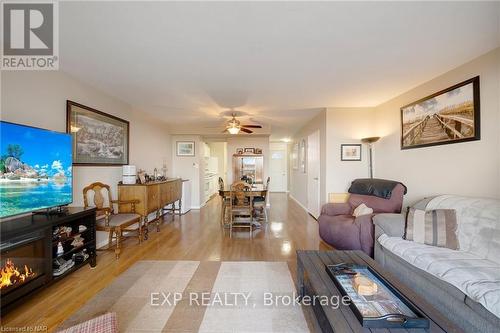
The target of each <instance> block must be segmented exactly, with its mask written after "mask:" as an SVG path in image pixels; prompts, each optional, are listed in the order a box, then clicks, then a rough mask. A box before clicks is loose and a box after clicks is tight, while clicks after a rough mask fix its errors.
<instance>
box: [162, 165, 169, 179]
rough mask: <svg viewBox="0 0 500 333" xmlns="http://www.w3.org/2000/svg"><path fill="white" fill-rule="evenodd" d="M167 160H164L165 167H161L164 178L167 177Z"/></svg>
mask: <svg viewBox="0 0 500 333" xmlns="http://www.w3.org/2000/svg"><path fill="white" fill-rule="evenodd" d="M167 171H168V169H167V162H163V167H162V168H161V172H162V177H163V179H164V180H166V179H167Z"/></svg>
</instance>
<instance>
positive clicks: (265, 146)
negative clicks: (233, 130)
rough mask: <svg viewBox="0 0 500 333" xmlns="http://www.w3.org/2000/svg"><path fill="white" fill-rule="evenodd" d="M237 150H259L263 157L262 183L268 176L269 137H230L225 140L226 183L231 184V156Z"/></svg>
mask: <svg viewBox="0 0 500 333" xmlns="http://www.w3.org/2000/svg"><path fill="white" fill-rule="evenodd" d="M237 148H243V149H244V148H260V149H262V155H263V156H264V170H263V175H264V177H263V179H264V181H265V180H266V179H267V177H268V176H269V159H270V158H271V156H269V136H237V135H235V136H230V137H228V138H227V182H228V184H232V183H233V181H234V179H233V154H236V149H237Z"/></svg>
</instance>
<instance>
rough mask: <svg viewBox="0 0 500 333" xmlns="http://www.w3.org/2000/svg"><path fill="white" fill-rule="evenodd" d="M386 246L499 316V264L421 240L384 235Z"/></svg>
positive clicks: (380, 241) (383, 239)
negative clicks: (413, 240)
mask: <svg viewBox="0 0 500 333" xmlns="http://www.w3.org/2000/svg"><path fill="white" fill-rule="evenodd" d="M378 242H379V243H380V245H382V246H383V247H384V248H385V249H387V250H389V251H391V252H392V253H394V254H396V255H397V256H399V257H401V258H402V259H404V260H405V261H407V262H408V263H410V264H412V265H414V266H415V267H418V268H420V269H422V270H424V271H426V272H428V273H430V274H432V275H434V276H436V277H437V278H439V279H441V280H443V281H445V282H447V283H449V284H451V285H453V286H455V287H457V288H458V289H459V290H460V291H462V292H463V293H464V294H465V295H467V296H468V297H470V298H471V299H472V300H474V301H476V302H478V303H480V304H482V305H483V306H484V307H485V308H486V309H487V310H488V311H490V312H491V313H493V314H494V315H495V316H497V317H498V318H500V265H498V264H497V263H495V262H493V261H491V260H487V259H483V258H481V257H479V256H477V255H475V254H473V253H470V252H464V251H455V250H450V249H447V248H440V247H435V246H429V245H425V244H419V243H416V242H412V241H407V240H404V239H402V238H400V237H389V236H387V235H385V234H384V235H382V236H380V237H379V239H378Z"/></svg>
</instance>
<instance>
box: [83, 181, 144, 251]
mask: <svg viewBox="0 0 500 333" xmlns="http://www.w3.org/2000/svg"><path fill="white" fill-rule="evenodd" d="M103 191H104V193H105V194H104V195H103V193H102V192H103ZM91 194H93V197H91ZM106 197H107V198H106ZM91 199H92V202H93V204H94V206H93V207H96V208H97V215H96V230H98V231H105V232H107V233H108V247H107V248H106V250H112V249H113V248H112V243H113V239H114V240H116V245H115V249H114V251H115V256H116V258H117V259H118V258H119V257H120V252H121V242H122V239H123V238H126V237H137V238H138V240H139V244H140V243H141V242H142V226H141V215H139V214H136V213H135V205H136V204H138V203H140V201H139V200H112V198H111V189H110V187H109V185H107V184H103V183H101V182H95V183H92V184H90V185H89V186H87V187H85V188H84V189H83V204H84V206H85V208H87V207H91V205H90V204H89V202H90V200H91ZM114 204H116V205H118V206H120V205H131V211H132V213H120V212H119V211H118V212H116V213H115V210H114V208H113V205H114ZM124 232H126V233H130V232H136V235H135V236H129V235H124Z"/></svg>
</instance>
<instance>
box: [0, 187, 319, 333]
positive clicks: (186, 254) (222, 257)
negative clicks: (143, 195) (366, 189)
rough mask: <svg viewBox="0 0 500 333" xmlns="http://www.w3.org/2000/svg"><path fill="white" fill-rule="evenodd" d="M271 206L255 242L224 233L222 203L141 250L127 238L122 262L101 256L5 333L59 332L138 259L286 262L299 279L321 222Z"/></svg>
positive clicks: (37, 298)
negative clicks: (19, 331) (301, 259)
mask: <svg viewBox="0 0 500 333" xmlns="http://www.w3.org/2000/svg"><path fill="white" fill-rule="evenodd" d="M270 202H271V209H270V210H269V223H268V224H264V226H263V228H262V229H260V230H257V231H254V235H253V238H250V235H249V231H248V230H247V229H242V230H241V231H233V237H232V238H229V232H224V231H223V230H222V228H221V226H220V200H219V198H214V199H212V200H211V201H210V202H209V203H208V204H207V205H206V206H205V207H204V208H203V209H201V210H199V211H191V212H189V213H188V214H186V215H184V216H182V217H180V218H179V217H176V218H175V221H174V222H171V217H167V218H166V219H165V223H163V224H162V226H161V231H160V232H156V231H154V230H153V228H150V229H151V230H150V232H149V239H148V240H147V241H145V242H143V243H142V244H141V245H139V244H136V243H135V240H134V239H128V240H127V241H126V242H125V243H124V247H123V250H122V253H121V256H120V258H119V259H118V260H116V259H115V256H114V253H113V252H98V257H97V267H96V268H95V269H90V267H89V266H86V267H83V268H81V269H80V270H78V271H76V272H74V273H73V274H70V275H69V276H68V277H66V278H64V279H63V280H61V281H59V282H57V283H55V284H54V285H52V286H50V287H49V288H47V289H45V290H43V291H41V292H40V293H38V294H36V295H34V296H33V297H32V298H31V299H29V300H28V301H27V302H26V303H25V304H22V305H21V306H19V307H17V308H15V309H14V310H12V311H11V312H9V313H7V314H6V315H5V316H2V318H1V325H2V331H5V329H7V328H10V327H36V326H41V327H44V326H46V327H47V329H48V331H50V332H51V331H54V330H55V329H56V327H57V326H58V325H59V324H60V323H61V322H63V321H64V320H65V319H66V318H67V317H69V316H70V315H71V314H72V313H73V312H75V311H76V310H78V308H79V307H81V306H82V305H83V304H85V303H86V302H87V301H88V300H89V299H90V298H92V297H93V296H94V295H95V294H96V293H97V292H99V291H100V290H101V289H103V288H104V287H106V286H107V285H108V284H109V283H111V282H112V281H113V279H114V278H115V277H117V276H118V275H120V274H121V273H122V272H124V271H125V270H126V269H127V268H129V267H130V266H131V265H132V264H134V263H135V262H136V261H138V260H198V261H207V260H212V261H250V260H262V261H287V262H288V265H289V267H290V270H291V272H292V275H293V276H294V278H295V271H296V262H295V260H296V254H295V251H296V250H299V249H309V250H314V249H318V248H321V249H326V248H325V247H324V245H322V244H320V240H319V235H318V224H317V222H316V220H314V219H313V218H312V217H311V216H310V215H309V214H307V213H306V212H305V211H304V210H303V209H302V208H301V207H300V206H299V205H298V204H297V203H296V202H295V201H293V200H292V199H289V198H288V196H287V194H285V193H272V194H271V195H270Z"/></svg>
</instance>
